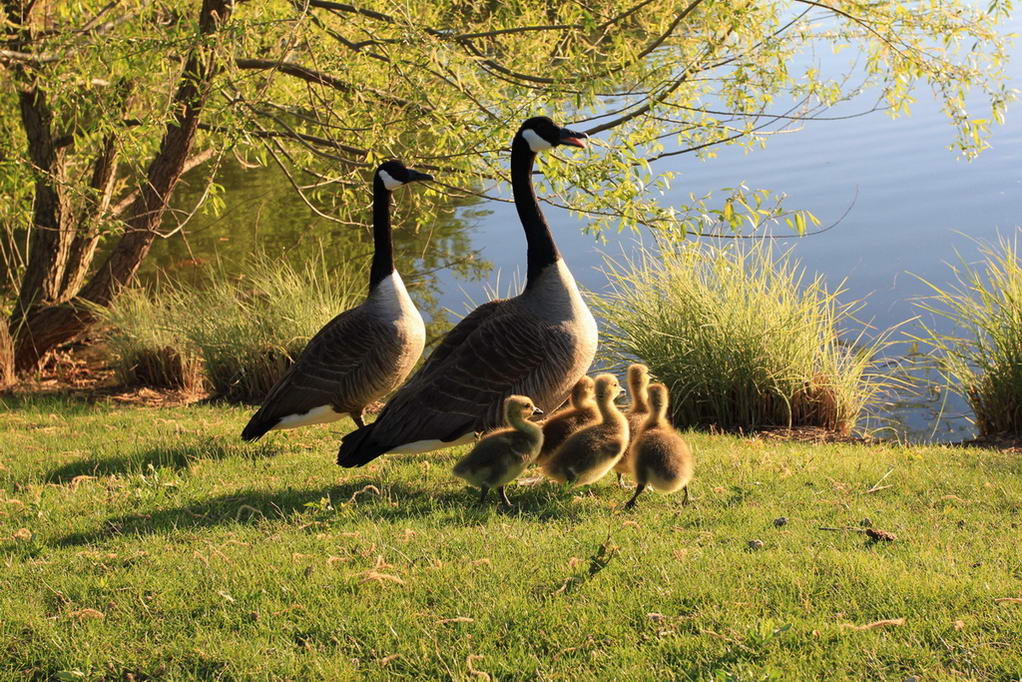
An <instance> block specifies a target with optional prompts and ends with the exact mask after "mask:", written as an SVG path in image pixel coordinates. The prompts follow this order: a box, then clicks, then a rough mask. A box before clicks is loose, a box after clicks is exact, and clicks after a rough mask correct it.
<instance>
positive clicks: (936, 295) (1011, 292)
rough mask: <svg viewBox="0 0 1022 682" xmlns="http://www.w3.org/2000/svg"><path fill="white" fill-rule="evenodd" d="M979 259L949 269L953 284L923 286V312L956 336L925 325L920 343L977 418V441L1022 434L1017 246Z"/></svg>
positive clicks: (989, 248)
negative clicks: (946, 325) (950, 325)
mask: <svg viewBox="0 0 1022 682" xmlns="http://www.w3.org/2000/svg"><path fill="white" fill-rule="evenodd" d="M980 250H981V254H982V260H981V261H980V262H979V263H978V264H975V265H973V264H970V263H967V262H965V261H964V260H962V261H960V262H959V263H958V264H951V265H950V268H951V271H952V273H953V282H952V284H950V285H947V286H944V287H941V286H937V285H936V284H934V283H932V282H928V281H926V280H925V279H922V278H919V279H920V280H921V281H923V282H924V283H925V284H926V285H927V286H928V287H930V290H931V291H932V293H931V295H930V296H928V297H926V298H924V299H922V300H920V301H918V302H917V303H916V305H918V306H919V307H920V308H921V309H922V310H924V311H927V312H929V313H932V314H934V315H937V316H939V317H942V318H944V319H946V320H949V321H950V322H952V323H953V325H954V330H953V331H952V332H951V333H941V332H940V331H937V330H935V329H933V328H931V327H929V326H925V325H924V326H923V334H922V336H920V337H917V340H919V341H922V342H923V343H925V344H927V345H929V346H930V347H932V349H933V351H934V353H935V355H936V358H937V362H938V366H939V368H940V370H941V372H942V373H943V375H944V377H945V379H946V380H947V382H948V385H949V387H950V388H951V389H952V390H956V391H958V392H960V393H961V394H962V395H963V396H964V397H965V399H966V400H967V401H968V403H969V406H970V407H971V408H972V411H973V414H974V415H975V421H976V428H977V430H978V431H979V435H980V436H991V435H1001V434H1011V435H1018V434H1022V259H1020V254H1019V250H1018V242H1017V239H1010V240H1009V239H1006V238H1002V239H1001V240H999V241H998V243H997V244H996V245H982V246H981V249H980Z"/></svg>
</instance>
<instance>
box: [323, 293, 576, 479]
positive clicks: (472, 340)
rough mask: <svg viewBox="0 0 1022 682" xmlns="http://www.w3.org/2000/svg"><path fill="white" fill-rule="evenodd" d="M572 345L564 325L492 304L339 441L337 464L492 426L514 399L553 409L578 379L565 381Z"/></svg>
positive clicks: (570, 368)
mask: <svg viewBox="0 0 1022 682" xmlns="http://www.w3.org/2000/svg"><path fill="white" fill-rule="evenodd" d="M466 319H467V318H466ZM575 345H576V339H575V337H574V335H573V334H572V333H571V331H570V330H569V329H568V327H567V326H566V325H564V324H550V323H548V322H546V321H544V320H542V319H540V318H539V317H536V316H535V315H533V314H531V313H529V312H528V311H527V310H525V309H524V308H523V307H521V306H519V305H515V304H514V302H513V301H508V302H504V304H503V305H500V306H495V307H494V308H493V310H491V311H490V312H489V313H488V314H487V315H486V318H485V319H484V320H482V321H480V322H479V323H478V324H476V326H475V328H474V329H472V330H471V331H470V332H468V333H467V334H464V335H463V337H462V340H461V343H460V344H459V345H458V346H457V347H456V348H453V347H452V348H451V349H450V350H449V351H448V353H447V354H446V356H445V357H444V359H443V362H438V363H436V364H434V366H433V367H432V368H431V370H430V371H429V372H426V371H425V368H423V370H420V371H419V372H418V373H417V374H416V375H415V376H414V377H412V379H411V380H409V381H408V383H406V384H405V385H404V386H403V387H402V388H401V390H399V391H398V392H397V394H395V395H394V397H393V398H391V400H390V401H389V402H388V403H387V406H386V407H385V408H384V409H383V411H382V412H381V413H380V417H379V418H378V419H377V420H376V422H374V423H373V424H370V425H369V426H367V427H365V429H359V431H356V432H354V433H352V434H349V435H348V436H345V438H344V442H343V443H342V445H341V450H340V452H339V455H338V461H339V462H340V463H341V464H342V465H344V466H358V465H360V464H364V463H365V462H367V461H369V460H371V459H373V458H374V457H377V456H379V455H380V454H382V453H384V452H388V451H389V450H392V449H394V448H396V447H400V446H411V445H412V444H414V443H419V442H422V441H443V442H450V441H453V440H456V439H458V438H460V437H462V436H464V435H466V434H470V433H472V432H479V431H487V430H489V429H492V428H495V427H497V426H499V425H500V424H501V421H502V415H501V407H502V403H503V401H504V398H506V397H507V396H509V395H512V394H521V395H527V396H530V397H531V398H532V399H533V401H534V402H535V403H536V404H537V405H538V406H539V407H540V408H541V409H543V410H552V409H553V408H554V407H556V406H557V405H559V404H560V403H561V402H562V401H563V400H564V397H565V396H566V395H567V393H568V391H569V390H570V389H571V386H572V385H573V384H574V382H575V381H577V379H578V377H577V376H567V375H568V374H570V373H572V372H573V370H574V364H575V361H574V352H573V349H574V347H575Z"/></svg>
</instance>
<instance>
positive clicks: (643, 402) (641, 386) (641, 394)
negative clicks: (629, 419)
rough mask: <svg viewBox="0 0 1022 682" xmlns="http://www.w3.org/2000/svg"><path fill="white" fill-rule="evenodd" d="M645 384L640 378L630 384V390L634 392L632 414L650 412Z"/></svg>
mask: <svg viewBox="0 0 1022 682" xmlns="http://www.w3.org/2000/svg"><path fill="white" fill-rule="evenodd" d="M645 383H646V382H645V381H643V380H642V378H640V377H636V378H634V379H632V381H630V382H629V384H630V386H629V387H628V389H629V390H630V391H631V392H632V412H636V413H641V412H649V402H648V401H647V393H646V391H647V388H646V386H645Z"/></svg>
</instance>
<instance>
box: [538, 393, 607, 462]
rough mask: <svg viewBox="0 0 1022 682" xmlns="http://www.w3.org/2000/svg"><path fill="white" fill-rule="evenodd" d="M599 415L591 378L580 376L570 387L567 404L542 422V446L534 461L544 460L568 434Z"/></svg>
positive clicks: (593, 420) (586, 424)
mask: <svg viewBox="0 0 1022 682" xmlns="http://www.w3.org/2000/svg"><path fill="white" fill-rule="evenodd" d="M599 417H600V412H599V410H597V409H596V401H595V400H593V380H592V379H591V378H590V377H582V378H581V379H579V380H578V383H576V384H575V387H574V388H572V389H571V398H569V404H568V406H567V407H565V408H564V409H562V410H558V411H557V412H555V413H554V415H553V416H552V417H550V419H548V420H546V421H545V422H544V423H543V448H542V449H541V450H540V451H539V457H537V458H536V463H537V464H542V463H543V462H545V461H546V460H547V459H548V458H549V457H550V455H552V454H554V453H555V452H556V451H557V448H559V447H561V444H562V443H564V441H566V440H567V439H568V436H570V435H571V434H573V433H575V432H576V431H578V430H579V429H581V428H583V427H585V426H588V425H589V424H591V423H593V422H595V421H596V420H597V419H599Z"/></svg>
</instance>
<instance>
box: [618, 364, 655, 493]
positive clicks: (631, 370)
mask: <svg viewBox="0 0 1022 682" xmlns="http://www.w3.org/2000/svg"><path fill="white" fill-rule="evenodd" d="M648 391H649V367H646V365H642V364H639V363H635V364H632V365H628V392H629V393H630V394H631V396H632V404H631V406H630V407H629V408H628V411H627V412H625V418H626V419H628V438H629V441H631V440H634V439H635V437H636V436H638V435H639V429H640V428H641V427H642V424H643V422H645V421H646V417H648V416H649V393H648ZM630 453H631V448H629V449H628V450H627V451H625V456H624V457H622V458H621V459H620V460H618V463H617V464H615V465H614V471H616V472H617V484H618V485H621V474H629V475H630V474H631V473H632V462H631V457H629V454H630Z"/></svg>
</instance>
